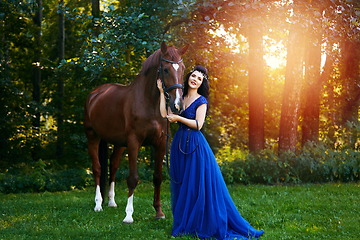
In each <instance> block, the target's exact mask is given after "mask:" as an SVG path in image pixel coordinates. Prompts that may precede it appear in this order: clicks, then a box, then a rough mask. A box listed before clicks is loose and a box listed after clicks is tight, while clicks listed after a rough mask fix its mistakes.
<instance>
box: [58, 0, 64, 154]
mask: <svg viewBox="0 0 360 240" xmlns="http://www.w3.org/2000/svg"><path fill="white" fill-rule="evenodd" d="M59 5H60V9H59V32H58V57H59V63H60V62H61V61H62V60H63V59H64V58H65V15H64V1H63V0H60V2H59ZM57 79H58V114H57V125H58V126H57V127H58V129H57V133H58V136H57V146H56V153H57V156H58V157H59V158H61V156H62V154H63V148H64V136H63V135H64V130H63V126H64V113H63V98H64V80H63V77H62V74H60V73H59V74H58V76H57Z"/></svg>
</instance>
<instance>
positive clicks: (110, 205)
mask: <svg viewBox="0 0 360 240" xmlns="http://www.w3.org/2000/svg"><path fill="white" fill-rule="evenodd" d="M108 207H114V208H116V207H117V204H116V203H115V202H109V204H108Z"/></svg>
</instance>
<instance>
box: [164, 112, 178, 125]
mask: <svg viewBox="0 0 360 240" xmlns="http://www.w3.org/2000/svg"><path fill="white" fill-rule="evenodd" d="M166 117H167V119H168V120H169V122H171V123H173V122H177V121H178V120H179V116H178V115H176V114H169V115H167V116H166Z"/></svg>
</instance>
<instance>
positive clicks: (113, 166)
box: [108, 146, 125, 207]
mask: <svg viewBox="0 0 360 240" xmlns="http://www.w3.org/2000/svg"><path fill="white" fill-rule="evenodd" d="M124 149H125V148H124V147H116V146H114V151H113V153H112V154H111V158H110V183H109V184H110V186H109V192H108V199H109V203H108V207H117V204H116V202H115V176H116V171H117V169H118V168H119V163H120V158H121V155H122V154H123V152H124Z"/></svg>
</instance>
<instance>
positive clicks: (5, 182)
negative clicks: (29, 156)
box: [0, 160, 93, 193]
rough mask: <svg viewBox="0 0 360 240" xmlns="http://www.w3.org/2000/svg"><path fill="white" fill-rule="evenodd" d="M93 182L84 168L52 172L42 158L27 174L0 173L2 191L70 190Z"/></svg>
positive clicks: (0, 189)
mask: <svg viewBox="0 0 360 240" xmlns="http://www.w3.org/2000/svg"><path fill="white" fill-rule="evenodd" d="M92 183H93V177H92V175H91V174H90V172H88V171H86V170H84V169H68V170H61V171H56V172H51V171H48V170H46V164H45V163H44V162H43V161H42V160H39V161H37V162H36V163H35V165H34V166H33V167H32V169H31V171H29V172H28V173H26V174H25V173H24V172H23V171H22V172H20V171H16V172H15V173H1V174H0V192H2V193H26V192H44V191H49V192H55V191H68V190H71V189H83V188H85V187H87V186H90V184H92Z"/></svg>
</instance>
